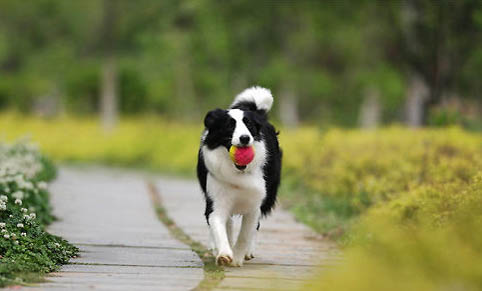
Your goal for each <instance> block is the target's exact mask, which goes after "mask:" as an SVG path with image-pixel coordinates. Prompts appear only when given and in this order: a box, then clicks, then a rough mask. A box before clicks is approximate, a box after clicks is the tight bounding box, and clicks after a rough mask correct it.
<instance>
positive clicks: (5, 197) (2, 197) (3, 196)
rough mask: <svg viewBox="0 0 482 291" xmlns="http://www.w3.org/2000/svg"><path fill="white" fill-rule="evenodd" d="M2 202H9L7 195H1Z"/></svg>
mask: <svg viewBox="0 0 482 291" xmlns="http://www.w3.org/2000/svg"><path fill="white" fill-rule="evenodd" d="M0 201H5V202H6V201H8V197H7V196H6V195H0Z"/></svg>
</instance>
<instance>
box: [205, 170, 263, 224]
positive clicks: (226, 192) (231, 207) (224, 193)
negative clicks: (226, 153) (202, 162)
mask: <svg viewBox="0 0 482 291" xmlns="http://www.w3.org/2000/svg"><path fill="white" fill-rule="evenodd" d="M249 180H250V183H247V184H246V186H239V185H234V184H230V183H226V182H222V181H219V180H217V179H216V178H214V177H213V176H212V175H209V176H208V178H207V188H208V193H209V195H210V196H211V199H212V200H213V202H214V204H215V205H214V207H215V208H216V209H224V210H225V211H227V212H228V214H229V215H234V214H241V215H243V214H246V213H248V212H251V211H253V209H257V208H259V207H260V206H261V203H262V202H263V199H264V198H265V196H266V190H265V185H264V179H263V178H262V177H256V176H253V177H252V178H251V179H249Z"/></svg>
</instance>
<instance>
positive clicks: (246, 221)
mask: <svg viewBox="0 0 482 291" xmlns="http://www.w3.org/2000/svg"><path fill="white" fill-rule="evenodd" d="M259 217H260V211H259V209H257V210H255V211H252V212H250V213H247V214H245V215H243V221H242V224H241V230H240V231H239V235H238V239H237V241H236V245H235V246H234V250H233V251H234V258H233V263H232V265H233V266H236V267H240V266H242V265H243V262H244V258H245V256H246V255H247V254H248V251H249V249H250V246H251V244H252V242H253V239H254V236H255V235H256V227H257V225H258V221H259Z"/></svg>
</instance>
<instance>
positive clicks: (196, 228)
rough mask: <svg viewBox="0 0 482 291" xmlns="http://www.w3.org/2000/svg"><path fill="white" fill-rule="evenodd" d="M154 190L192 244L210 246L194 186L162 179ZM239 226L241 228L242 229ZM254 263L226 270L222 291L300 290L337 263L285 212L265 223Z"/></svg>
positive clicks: (329, 248) (329, 250)
mask: <svg viewBox="0 0 482 291" xmlns="http://www.w3.org/2000/svg"><path fill="white" fill-rule="evenodd" d="M156 186H157V188H158V191H159V193H160V195H161V198H162V204H163V205H164V207H165V208H166V210H167V214H168V215H169V217H171V218H172V219H173V220H174V221H175V222H176V224H177V225H178V226H179V227H180V228H182V229H183V230H184V231H185V232H186V233H187V234H188V235H189V236H191V238H193V239H194V240H197V241H200V242H202V243H203V244H204V245H205V246H210V244H209V235H208V228H207V225H206V221H205V219H204V215H203V214H204V205H205V204H204V199H203V196H202V194H201V192H200V188H199V186H198V184H197V183H196V182H195V181H192V180H183V179H175V178H164V179H158V180H157V182H156ZM239 220H240V219H238V221H237V222H238V225H237V228H238V229H239ZM257 241H258V243H257V247H256V251H255V253H254V255H255V258H254V259H252V260H250V261H247V262H245V264H244V266H243V267H241V268H234V267H228V268H225V271H226V278H225V279H224V280H223V281H222V282H221V283H220V284H219V286H218V290H226V289H229V290H245V289H257V290H262V289H273V290H292V289H297V288H300V286H302V284H303V283H304V282H306V280H308V279H310V278H312V277H313V276H315V275H316V273H317V272H318V271H319V270H320V268H323V267H324V266H329V265H333V264H335V263H336V262H337V261H339V258H340V256H339V254H338V252H337V250H336V249H335V248H334V245H333V244H331V243H329V242H327V241H323V240H322V239H321V238H320V237H319V236H317V235H316V234H315V233H314V232H313V231H311V230H310V229H309V228H308V227H306V226H304V225H302V224H300V223H297V222H295V220H294V219H293V217H292V216H291V215H290V214H289V213H288V212H286V211H283V210H282V209H281V207H279V206H278V207H277V208H276V209H275V211H274V212H273V214H272V215H271V216H269V217H268V218H267V219H265V220H262V221H261V228H260V232H259V235H258V238H257Z"/></svg>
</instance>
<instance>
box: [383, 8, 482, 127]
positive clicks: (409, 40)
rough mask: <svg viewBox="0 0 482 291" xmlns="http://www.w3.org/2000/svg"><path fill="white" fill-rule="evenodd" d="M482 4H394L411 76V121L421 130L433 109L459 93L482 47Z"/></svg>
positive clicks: (402, 55) (402, 61) (403, 56)
mask: <svg viewBox="0 0 482 291" xmlns="http://www.w3.org/2000/svg"><path fill="white" fill-rule="evenodd" d="M481 6H482V2H481V1H476V0H475V1H474V0H465V1H449V0H443V1H438V0H424V1H414V0H405V1H403V2H401V3H398V2H397V3H395V4H392V7H391V8H392V9H391V17H392V19H393V23H394V25H393V27H394V28H395V30H394V32H395V33H396V35H397V37H398V47H399V52H400V56H399V58H397V59H395V60H396V61H398V64H400V65H401V66H402V67H403V68H404V69H405V70H406V72H407V74H408V75H409V77H408V88H409V90H408V91H407V92H408V93H409V94H408V96H407V99H406V100H407V106H406V109H407V111H408V112H407V114H406V116H407V122H408V124H409V125H412V126H420V125H422V124H425V123H426V121H427V114H428V109H429V107H431V106H434V105H436V104H439V103H440V102H441V100H442V99H443V98H445V97H446V96H447V95H449V94H451V93H452V92H453V91H454V90H455V89H456V84H457V83H458V82H459V81H458V80H459V79H460V78H461V74H460V73H461V70H462V69H463V67H464V66H465V64H466V62H467V60H468V59H469V57H470V56H471V55H473V51H474V50H477V49H478V48H479V47H480V45H481V44H482V43H481V42H480V39H481V38H480V35H481V33H482V30H481V29H480V26H478V25H477V23H476V21H475V18H474V16H475V15H474V11H480V9H481Z"/></svg>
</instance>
